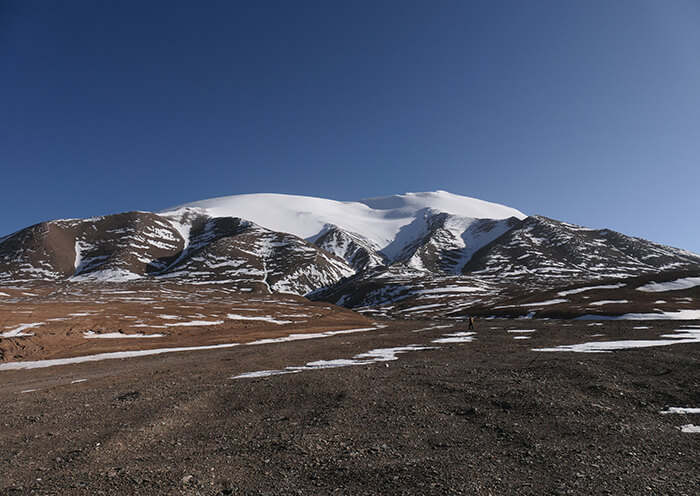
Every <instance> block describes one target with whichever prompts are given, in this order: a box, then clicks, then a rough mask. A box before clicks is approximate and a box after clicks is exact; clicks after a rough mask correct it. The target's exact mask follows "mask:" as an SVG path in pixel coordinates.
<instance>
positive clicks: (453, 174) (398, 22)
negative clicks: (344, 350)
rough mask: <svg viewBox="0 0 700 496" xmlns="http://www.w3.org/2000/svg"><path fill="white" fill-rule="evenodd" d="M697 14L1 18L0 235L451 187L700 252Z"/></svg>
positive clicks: (143, 4)
mask: <svg viewBox="0 0 700 496" xmlns="http://www.w3.org/2000/svg"><path fill="white" fill-rule="evenodd" d="M699 54H700V2H697V1H674V0H664V1H645V0H633V1H625V0H616V1H609V0H601V1H596V0H581V1H576V2H575V1H559V0H555V1H534V0H533V1H521V0H516V1H512V2H509V1H491V0H489V1H482V2H476V1H462V0H459V1H445V0H441V1H437V2H435V1H427V0H426V1H422V2H416V1H406V0H396V1H381V0H371V1H360V0H353V1H341V0H333V1H327V0H321V1H296V0H283V1H268V0H251V1H221V2H212V1H196V2H195V1H190V2H181V1H162V2H157V1H126V0H119V1H116V0H115V1H92V0H88V1H71V0H62V1H45V2H37V1H33V0H18V1H16V2H12V1H2V0H0V172H1V174H0V177H1V179H0V180H1V181H2V182H1V183H0V184H2V189H1V191H2V193H1V195H0V208H1V209H2V216H1V217H0V235H4V234H8V233H10V232H12V231H15V230H17V229H20V228H22V227H25V226H27V225H30V224H33V223H36V222H39V221H42V220H48V219H53V218H65V217H88V216H92V215H102V214H108V213H116V212H121V211H127V210H137V209H138V210H159V209H162V208H165V207H168V206H172V205H175V204H179V203H185V202H189V201H194V200H200V199H205V198H210V197H215V196H224V195H232V194H240V193H256V192H280V193H291V194H303V195H311V196H320V197H326V198H334V199H338V200H354V199H360V198H365V197H371V196H383V195H389V194H395V193H404V192H407V191H428V190H435V189H444V190H447V191H450V192H453V193H457V194H462V195H466V196H473V197H476V198H481V199H484V200H489V201H494V202H498V203H503V204H506V205H509V206H512V207H515V208H518V209H520V210H522V211H524V212H525V213H528V214H534V213H539V214H543V215H547V216H549V217H553V218H556V219H559V220H565V221H569V222H574V223H578V224H583V225H587V226H590V227H596V228H602V227H608V228H611V229H615V230H618V231H622V232H624V233H626V234H631V235H635V236H641V237H645V238H648V239H651V240H653V241H657V242H661V243H664V244H670V245H674V246H678V247H681V248H686V249H690V250H692V251H695V252H700V227H699V226H700V56H699Z"/></svg>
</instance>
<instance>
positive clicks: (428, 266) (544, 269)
mask: <svg viewBox="0 0 700 496" xmlns="http://www.w3.org/2000/svg"><path fill="white" fill-rule="evenodd" d="M696 275H700V256H698V255H696V254H693V253H690V252H687V251H683V250H679V249H676V248H671V247H667V246H662V245H658V244H655V243H651V242H649V241H646V240H642V239H639V238H631V237H628V236H625V235H623V234H620V233H616V232H613V231H609V230H593V229H588V228H585V227H580V226H574V225H572V224H567V223H564V222H559V221H556V220H552V219H547V218H545V217H540V216H530V217H528V216H526V215H525V214H523V213H522V212H520V211H518V210H515V209H513V208H510V207H506V206H503V205H498V204H494V203H489V202H485V201H482V200H477V199H474V198H467V197H463V196H458V195H454V194H451V193H447V192H444V191H436V192H430V193H406V194H404V195H394V196H388V197H382V198H371V199H367V200H360V201H357V202H339V201H334V200H327V199H322V198H311V197H303V196H293V195H281V194H254V195H238V196H229V197H223V198H215V199H211V200H204V201H200V202H194V203H188V204H185V205H181V206H177V207H173V208H169V209H166V210H163V211H161V212H157V213H151V212H129V213H124V214H116V215H109V216H104V217H96V218H90V219H82V220H80V219H77V220H56V221H49V222H44V223H41V224H37V225H35V226H31V227H29V228H26V229H23V230H21V231H18V232H16V233H14V234H12V235H10V236H6V237H5V238H2V239H0V282H3V281H4V282H5V283H8V282H16V281H20V280H53V281H56V280H68V281H73V282H76V283H78V282H85V281H89V282H93V283H99V282H101V281H111V282H113V281H129V280H136V279H147V280H152V281H155V282H157V281H167V282H170V283H177V282H182V283H187V284H217V285H226V286H228V287H230V288H233V289H236V290H239V291H241V292H266V293H294V294H298V295H308V297H309V298H312V299H320V300H325V301H329V302H331V303H336V304H338V305H343V306H346V307H349V308H359V309H362V311H365V312H368V313H372V312H375V313H379V314H382V315H387V316H402V317H416V318H418V317H420V318H424V317H460V316H461V315H463V314H465V313H469V312H471V313H482V314H483V313H489V312H490V313H491V314H502V313H507V314H509V315H514V314H524V313H532V312H531V310H532V309H534V310H535V313H538V314H545V313H546V312H547V311H548V310H554V311H555V312H554V313H556V311H559V310H561V308H560V306H561V305H564V304H566V305H568V307H567V308H570V307H571V305H573V303H572V300H574V299H576V298H579V297H573V296H568V297H567V298H554V297H553V298H552V299H551V300H550V303H548V304H547V305H541V308H540V307H538V306H537V305H530V303H541V302H537V301H535V302H531V299H532V298H533V295H538V294H549V293H551V294H553V295H556V293H557V291H567V289H566V288H572V287H574V288H575V287H577V285H578V286H580V285H585V284H593V283H595V284H598V283H600V282H601V281H603V282H606V284H602V283H601V284H598V287H601V286H606V287H609V288H610V287H614V288H616V290H617V291H618V292H619V291H624V290H622V289H621V288H623V286H624V287H629V288H631V289H634V287H635V286H634V284H637V283H635V282H634V281H638V284H637V285H641V284H645V283H647V282H649V281H650V280H651V279H649V278H650V277H654V278H656V279H655V280H657V281H667V280H670V279H671V278H672V277H689V276H696ZM610 281H613V282H610ZM620 281H625V283H624V285H623V286H620V285H619V282H620ZM630 281H631V282H630ZM685 290H686V291H694V290H693V289H688V288H685ZM638 293H639V294H637V293H635V292H632V293H631V296H630V298H633V299H632V300H630V299H629V298H628V299H627V300H626V301H632V302H636V301H641V300H644V298H645V297H644V296H643V295H642V294H641V293H642V292H638ZM571 294H578V293H571ZM587 297H588V296H587V295H586V296H585V297H584V296H581V297H580V298H579V299H584V298H587ZM686 298H687V297H686ZM690 298H691V299H693V297H692V296H691V297H690ZM535 299H537V298H535ZM558 299H559V300H564V301H557V300H558ZM551 301H553V302H554V303H551ZM618 301H619V300H618ZM651 301H652V300H649V302H651ZM655 301H656V300H655ZM693 302H694V300H693ZM584 303H585V302H584ZM686 303H688V302H687V301H686ZM521 304H522V305H521ZM691 304H695V303H692V302H691ZM649 305H651V306H653V304H652V303H649ZM577 308H578V309H579V310H577V311H580V312H581V313H585V312H589V311H592V310H591V309H589V308H587V307H585V305H583V304H581V305H579V307H577ZM557 309H559V310H557ZM593 310H598V309H595V308H594V309H593ZM561 311H562V312H563V310H561ZM619 311H624V309H621V310H619ZM564 313H565V312H564ZM589 313H590V312H589Z"/></svg>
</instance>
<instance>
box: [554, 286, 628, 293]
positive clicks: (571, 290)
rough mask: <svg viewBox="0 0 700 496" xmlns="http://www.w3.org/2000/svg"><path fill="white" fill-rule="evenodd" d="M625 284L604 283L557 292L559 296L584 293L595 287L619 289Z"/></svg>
mask: <svg viewBox="0 0 700 496" xmlns="http://www.w3.org/2000/svg"><path fill="white" fill-rule="evenodd" d="M623 286H625V285H624V284H622V283H620V284H603V285H601V286H587V287H585V288H576V289H569V290H567V291H560V292H559V293H557V294H558V295H559V296H569V295H572V294H578V293H583V292H585V291H593V290H594V289H619V288H621V287H623Z"/></svg>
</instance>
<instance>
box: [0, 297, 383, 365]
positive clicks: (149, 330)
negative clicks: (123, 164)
mask: <svg viewBox="0 0 700 496" xmlns="http://www.w3.org/2000/svg"><path fill="white" fill-rule="evenodd" d="M0 292H2V293H3V294H4V295H7V296H5V297H3V298H0V363H3V362H14V361H25V360H44V359H52V358H66V357H74V356H83V355H91V354H96V353H105V352H112V351H132V350H145V349H154V348H172V347H181V346H203V345H212V344H222V343H231V342H247V341H252V340H255V339H259V338H261V337H265V338H269V337H278V336H287V335H289V334H291V333H295V332H322V331H329V330H337V329H347V328H352V327H362V326H367V325H371V324H372V321H371V320H370V319H368V318H366V317H363V316H361V315H359V314H357V313H355V312H351V311H349V310H346V309H343V308H340V307H336V306H334V305H330V304H328V303H315V302H311V301H309V300H307V299H305V298H302V297H299V296H293V295H267V294H245V293H240V292H236V293H233V292H231V291H228V290H226V289H222V288H221V287H218V286H211V287H206V286H204V287H203V286H187V285H180V284H178V285H167V284H152V283H150V284H149V283H131V284H124V283H120V284H114V285H109V284H104V283H101V284H99V285H91V284H68V283H66V284H60V283H58V284H57V283H34V284H32V285H25V286H23V287H20V288H17V287H12V288H4V287H0ZM232 315H233V316H234V317H232ZM236 317H238V318H236ZM246 319H248V320H246ZM249 319H258V320H249ZM261 319H262V320H261ZM264 319H273V320H276V321H277V322H278V323H274V322H269V321H267V320H264ZM280 322H281V323H280ZM27 324H30V325H31V324H40V325H36V326H33V327H28V328H26V329H25V330H23V331H22V332H23V333H25V334H31V335H27V336H18V337H5V338H2V337H1V336H2V333H7V332H11V331H12V330H15V329H17V328H18V326H22V325H27ZM86 333H92V334H93V335H100V334H114V333H119V334H123V335H124V336H129V335H136V334H144V335H152V334H161V335H162V336H161V337H154V338H133V337H132V338H128V337H124V338H108V339H99V338H96V339H86V337H85V334H86Z"/></svg>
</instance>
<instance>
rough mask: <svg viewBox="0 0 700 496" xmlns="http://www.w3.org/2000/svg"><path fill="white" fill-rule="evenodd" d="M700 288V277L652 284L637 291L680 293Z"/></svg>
mask: <svg viewBox="0 0 700 496" xmlns="http://www.w3.org/2000/svg"><path fill="white" fill-rule="evenodd" d="M696 286H700V277H683V278H681V279H676V280H675V281H668V282H650V283H648V284H645V285H644V286H640V287H638V288H637V291H645V292H649V293H658V292H661V291H679V290H681V289H689V288H694V287H696Z"/></svg>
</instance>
